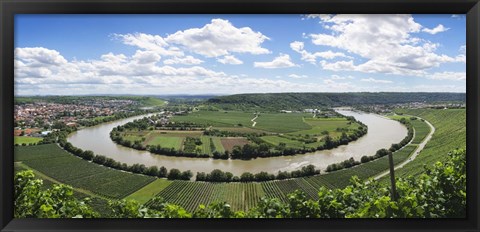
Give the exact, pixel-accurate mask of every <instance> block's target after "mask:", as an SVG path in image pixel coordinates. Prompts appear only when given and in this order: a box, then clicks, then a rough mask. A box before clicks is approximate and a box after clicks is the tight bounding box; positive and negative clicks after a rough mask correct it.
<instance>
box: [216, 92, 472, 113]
mask: <svg viewBox="0 0 480 232" xmlns="http://www.w3.org/2000/svg"><path fill="white" fill-rule="evenodd" d="M465 99H466V94H465V93H394V92H382V93H264V94H236V95H230V96H219V97H214V98H210V99H209V100H208V101H207V104H210V105H217V106H218V107H221V108H224V109H252V108H259V109H260V108H263V109H269V110H279V109H285V110H297V109H305V108H319V107H337V106H355V105H372V104H401V103H410V102H426V103H435V102H465Z"/></svg>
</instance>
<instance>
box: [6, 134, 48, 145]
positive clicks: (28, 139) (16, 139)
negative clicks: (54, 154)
mask: <svg viewBox="0 0 480 232" xmlns="http://www.w3.org/2000/svg"><path fill="white" fill-rule="evenodd" d="M42 140H43V139H42V138H36V137H29V136H15V137H14V138H13V141H14V143H15V144H18V145H22V144H24V143H25V144H30V143H38V142H40V141H42Z"/></svg>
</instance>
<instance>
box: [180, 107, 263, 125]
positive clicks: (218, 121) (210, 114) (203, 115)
mask: <svg viewBox="0 0 480 232" xmlns="http://www.w3.org/2000/svg"><path fill="white" fill-rule="evenodd" d="M253 117H254V115H253V113H247V112H240V111H197V112H192V113H190V114H187V115H176V116H174V117H173V118H172V121H173V122H194V123H196V124H200V125H204V126H205V127H208V126H215V127H243V126H251V125H252V122H251V121H250V120H251V119H252V118H253Z"/></svg>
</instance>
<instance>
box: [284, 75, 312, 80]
mask: <svg viewBox="0 0 480 232" xmlns="http://www.w3.org/2000/svg"><path fill="white" fill-rule="evenodd" d="M288 77H290V78H294V79H300V78H307V77H308V76H307V75H297V74H290V75H288Z"/></svg>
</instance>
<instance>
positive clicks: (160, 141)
mask: <svg viewBox="0 0 480 232" xmlns="http://www.w3.org/2000/svg"><path fill="white" fill-rule="evenodd" d="M182 143H183V138H182V137H167V136H156V137H154V138H153V139H151V140H149V141H148V143H147V144H148V145H161V146H162V147H167V148H175V149H177V150H178V149H180V148H181V147H182Z"/></svg>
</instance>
